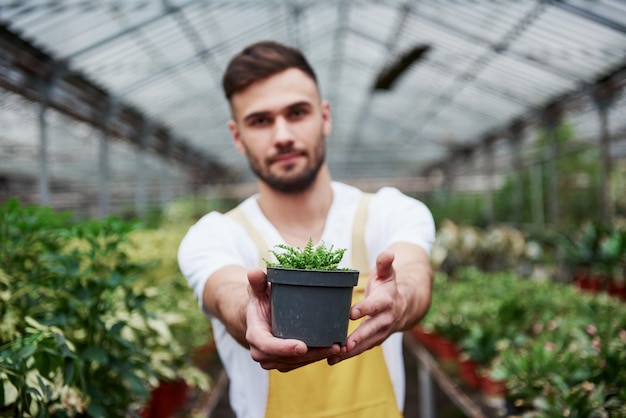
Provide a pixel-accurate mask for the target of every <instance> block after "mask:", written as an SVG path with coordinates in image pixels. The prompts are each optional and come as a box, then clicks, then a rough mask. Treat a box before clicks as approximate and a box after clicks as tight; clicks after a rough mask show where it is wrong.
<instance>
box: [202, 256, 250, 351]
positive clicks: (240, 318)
mask: <svg viewBox="0 0 626 418" xmlns="http://www.w3.org/2000/svg"><path fill="white" fill-rule="evenodd" d="M242 274H243V277H244V278H245V269H243V268H241V267H237V266H232V267H225V268H223V269H221V270H219V271H217V272H216V273H214V274H213V275H212V276H211V277H210V278H209V280H207V283H206V285H205V287H204V295H203V298H204V304H205V306H206V307H207V308H208V310H209V312H211V314H212V315H214V316H215V317H216V318H217V319H219V320H220V322H222V323H223V324H224V326H225V327H226V330H227V331H228V333H229V334H230V335H231V336H232V337H233V338H234V339H235V340H236V341H237V342H238V343H239V344H241V345H242V346H244V347H246V348H248V343H247V342H246V306H247V303H248V298H249V294H248V284H247V281H245V282H244V281H242V280H241V277H242Z"/></svg>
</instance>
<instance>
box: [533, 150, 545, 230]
mask: <svg viewBox="0 0 626 418" xmlns="http://www.w3.org/2000/svg"><path fill="white" fill-rule="evenodd" d="M530 173H531V177H532V178H531V180H532V187H531V190H532V211H533V224H534V225H535V226H543V225H544V224H545V216H544V202H543V162H541V161H540V162H539V163H538V164H535V165H534V166H533V167H532V168H531V172H530Z"/></svg>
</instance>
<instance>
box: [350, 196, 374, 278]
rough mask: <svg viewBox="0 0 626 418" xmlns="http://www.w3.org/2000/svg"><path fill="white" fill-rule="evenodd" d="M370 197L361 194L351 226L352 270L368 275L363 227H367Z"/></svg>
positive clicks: (368, 265)
mask: <svg viewBox="0 0 626 418" xmlns="http://www.w3.org/2000/svg"><path fill="white" fill-rule="evenodd" d="M372 196H373V195H372V194H371V193H363V194H362V196H361V200H360V201H359V205H358V206H357V209H356V212H355V214H354V222H353V224H352V268H354V269H356V270H359V271H360V272H362V273H369V270H370V263H369V258H368V256H367V246H366V245H365V226H366V225H367V218H368V212H369V204H370V201H371V200H372Z"/></svg>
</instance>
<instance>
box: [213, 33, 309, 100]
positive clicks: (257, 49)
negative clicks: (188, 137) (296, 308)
mask: <svg viewBox="0 0 626 418" xmlns="http://www.w3.org/2000/svg"><path fill="white" fill-rule="evenodd" d="M289 68H297V69H299V70H301V71H303V72H304V73H305V74H308V75H309V76H310V77H311V78H312V79H313V81H314V82H315V83H316V84H317V77H316V76H315V72H314V71H313V68H312V67H311V66H310V65H309V63H308V61H307V60H306V58H305V57H304V55H303V54H302V52H300V50H298V49H296V48H292V47H289V46H286V45H283V44H280V43H278V42H274V41H261V42H257V43H254V44H252V45H249V46H247V47H246V48H244V49H243V50H242V51H241V52H240V53H239V54H237V55H235V56H234V57H233V58H232V59H231V61H230V63H229V64H228V67H226V71H225V72H224V76H223V78H222V87H223V89H224V94H225V95H226V98H227V99H228V100H230V99H231V98H232V96H233V95H234V94H235V93H238V92H240V91H243V90H245V89H246V88H248V87H249V86H250V85H252V84H254V83H256V82H257V81H260V80H263V79H266V78H268V77H270V76H273V75H274V74H278V73H280V72H282V71H285V70H287V69H289Z"/></svg>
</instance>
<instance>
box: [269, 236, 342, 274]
mask: <svg viewBox="0 0 626 418" xmlns="http://www.w3.org/2000/svg"><path fill="white" fill-rule="evenodd" d="M275 248H278V249H281V250H283V251H282V252H280V251H276V250H271V251H270V252H271V253H272V254H273V255H274V257H276V260H277V261H278V262H276V263H275V262H271V261H268V260H264V261H265V263H266V264H267V266H268V267H282V268H289V269H299V270H342V269H340V268H339V263H340V262H341V259H342V258H343V255H344V253H345V252H346V249H345V248H337V249H335V248H334V246H333V245H331V246H330V247H326V246H325V244H324V243H323V242H322V243H321V244H320V245H318V246H314V245H313V239H311V238H309V240H308V242H307V244H306V246H305V247H304V248H299V247H292V246H289V245H285V244H278V245H276V246H275Z"/></svg>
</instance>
